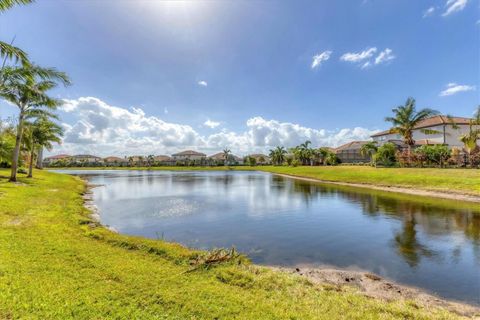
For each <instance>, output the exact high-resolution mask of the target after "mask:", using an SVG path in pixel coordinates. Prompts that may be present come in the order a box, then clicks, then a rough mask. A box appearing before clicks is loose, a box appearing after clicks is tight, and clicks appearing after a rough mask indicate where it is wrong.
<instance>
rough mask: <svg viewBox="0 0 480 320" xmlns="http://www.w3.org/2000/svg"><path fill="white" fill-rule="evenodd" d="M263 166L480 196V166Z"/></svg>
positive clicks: (311, 175) (283, 171) (328, 178)
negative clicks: (459, 167)
mask: <svg viewBox="0 0 480 320" xmlns="http://www.w3.org/2000/svg"><path fill="white" fill-rule="evenodd" d="M260 170H262V171H268V172H274V173H280V174H287V175H292V176H298V177H307V178H313V179H318V180H323V181H332V182H345V183H355V184H368V185H374V186H383V187H403V188H412V189H419V190H429V191H440V192H445V193H459V194H470V195H475V196H480V170H476V169H437V168H373V167H369V166H334V167H309V166H302V167H274V166H268V167H260Z"/></svg>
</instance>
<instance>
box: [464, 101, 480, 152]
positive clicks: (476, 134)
mask: <svg viewBox="0 0 480 320" xmlns="http://www.w3.org/2000/svg"><path fill="white" fill-rule="evenodd" d="M478 140H480V106H478V107H477V111H476V112H475V115H474V116H473V118H472V119H470V121H469V130H468V132H467V133H465V134H463V135H461V136H460V141H461V142H462V143H463V145H464V147H465V150H466V151H467V153H468V157H469V158H471V155H472V153H473V152H475V151H477V150H479V146H478V144H477V141H478ZM469 161H470V160H469Z"/></svg>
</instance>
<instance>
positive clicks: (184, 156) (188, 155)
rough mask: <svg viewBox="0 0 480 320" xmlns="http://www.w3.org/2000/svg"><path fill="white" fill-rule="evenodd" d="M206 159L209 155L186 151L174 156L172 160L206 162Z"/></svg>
mask: <svg viewBox="0 0 480 320" xmlns="http://www.w3.org/2000/svg"><path fill="white" fill-rule="evenodd" d="M206 157H207V155H206V154H205V153H201V152H197V151H193V150H186V151H182V152H179V153H175V154H172V158H173V160H174V161H190V160H193V161H195V160H205V158H206Z"/></svg>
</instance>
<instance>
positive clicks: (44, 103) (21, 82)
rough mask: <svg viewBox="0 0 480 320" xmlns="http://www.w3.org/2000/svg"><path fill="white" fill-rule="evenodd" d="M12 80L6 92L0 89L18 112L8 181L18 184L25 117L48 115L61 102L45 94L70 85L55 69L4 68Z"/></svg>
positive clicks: (34, 67)
mask: <svg viewBox="0 0 480 320" xmlns="http://www.w3.org/2000/svg"><path fill="white" fill-rule="evenodd" d="M6 69H7V71H8V72H9V73H11V74H19V75H21V76H20V77H12V78H10V79H9V80H8V83H7V86H8V89H7V90H0V97H2V98H4V99H5V100H7V101H9V102H11V103H12V104H14V105H16V106H17V107H18V109H19V115H18V122H17V134H16V139H15V149H14V152H13V158H12V172H11V175H10V181H12V182H15V181H17V168H18V158H19V155H20V145H21V142H22V135H23V125H24V120H25V117H26V116H27V114H30V115H31V114H33V113H35V112H36V113H42V112H48V110H54V109H56V108H57V107H58V106H59V105H61V104H62V103H63V102H62V100H59V99H55V98H52V97H50V96H49V95H48V94H47V91H49V90H51V89H53V88H55V87H56V86H57V84H58V82H61V83H63V84H64V85H69V84H70V80H69V78H68V76H67V75H66V74H65V73H63V72H59V71H57V70H55V69H46V68H40V67H38V66H27V67H6Z"/></svg>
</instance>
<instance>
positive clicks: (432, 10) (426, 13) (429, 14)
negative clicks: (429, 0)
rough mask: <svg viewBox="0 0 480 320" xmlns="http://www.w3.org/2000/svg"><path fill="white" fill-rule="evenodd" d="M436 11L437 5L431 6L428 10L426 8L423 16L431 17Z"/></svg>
mask: <svg viewBox="0 0 480 320" xmlns="http://www.w3.org/2000/svg"><path fill="white" fill-rule="evenodd" d="M434 12H435V7H430V8H428V9H427V10H425V12H424V13H423V17H424V18H426V17H430V16H431V15H433V13H434Z"/></svg>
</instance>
